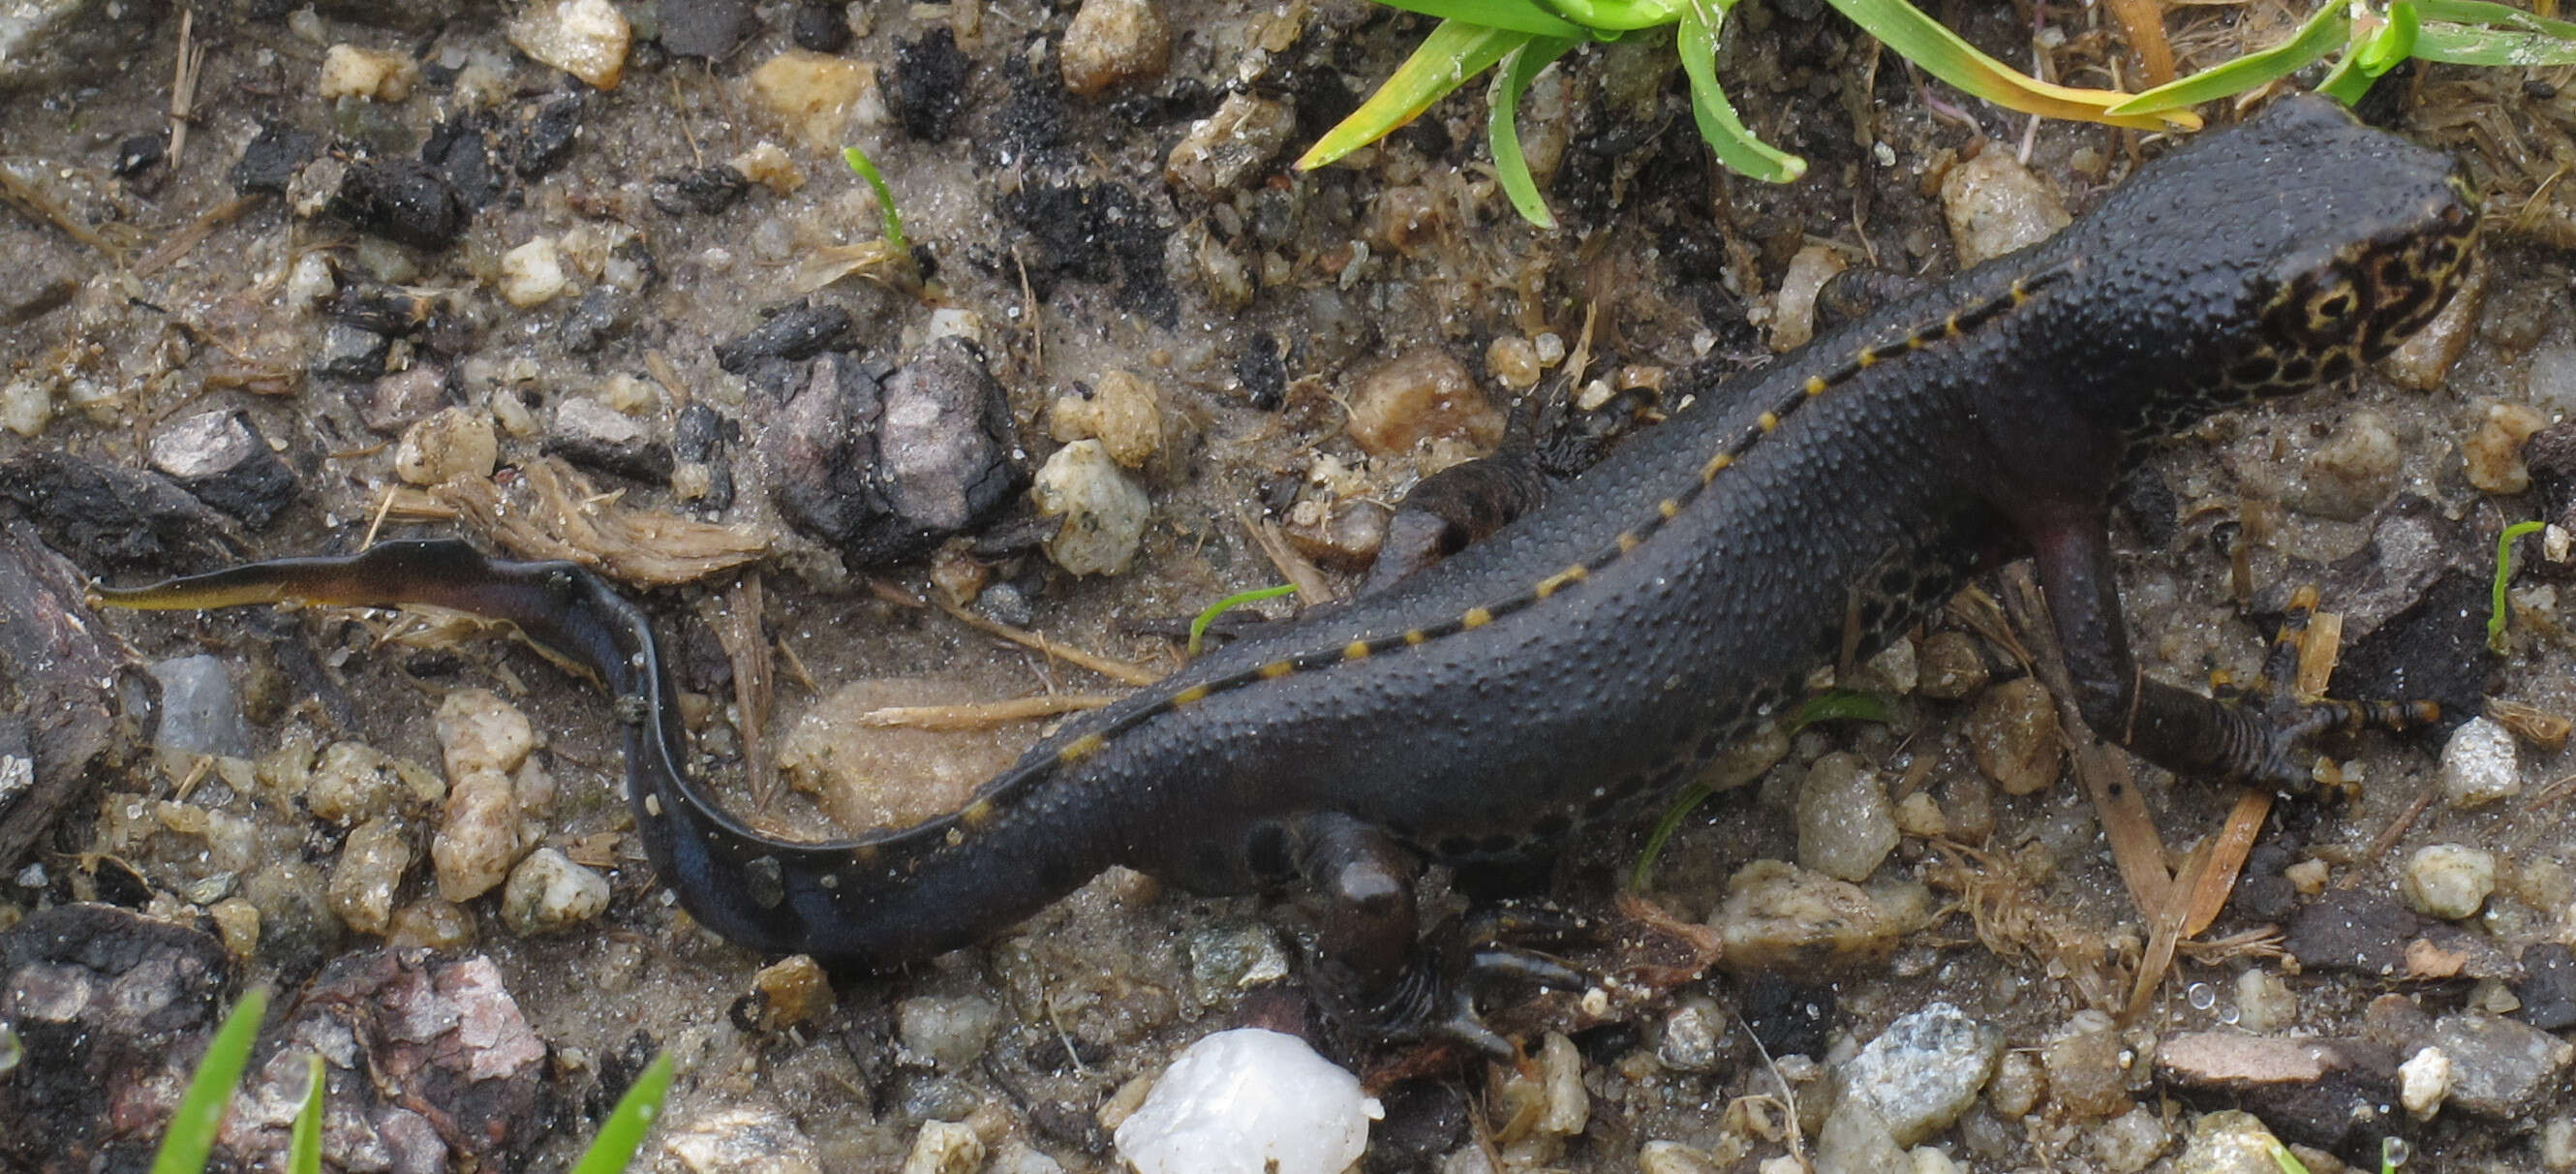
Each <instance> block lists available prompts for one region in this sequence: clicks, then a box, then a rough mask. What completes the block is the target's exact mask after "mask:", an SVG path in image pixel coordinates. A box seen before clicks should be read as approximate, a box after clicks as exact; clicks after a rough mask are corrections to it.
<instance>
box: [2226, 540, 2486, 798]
mask: <svg viewBox="0 0 2576 1174" xmlns="http://www.w3.org/2000/svg"><path fill="white" fill-rule="evenodd" d="M2316 610H2317V589H2316V588H2315V587H2313V586H2302V587H2300V588H2299V589H2298V590H2296V591H2293V592H2291V593H2290V600H2289V606H2288V607H2287V608H2285V609H2284V610H2283V611H2282V613H2281V627H2280V630H2279V631H2278V632H2277V633H2276V634H2275V635H2274V636H2273V638H2272V647H2271V648H2270V649H2269V650H2268V651H2267V652H2265V653H2264V656H2263V668H2262V671H2261V672H2260V673H2259V674H2257V675H2256V676H2255V678H2254V680H2253V681H2251V682H2249V683H2248V684H2247V685H2246V686H2245V687H2243V688H2235V687H2231V686H2227V685H2221V686H2220V687H2219V688H2217V689H2216V690H2214V692H2215V693H2216V695H2217V700H2218V701H2219V702H2220V703H2221V704H2223V705H2226V706H2228V707H2229V708H2230V709H2231V710H2232V711H2234V712H2235V713H2237V714H2239V715H2242V716H2243V717H2245V718H2247V719H2249V724H2250V725H2251V726H2252V729H2251V731H2250V732H2249V736H2248V740H2247V741H2246V742H2245V743H2244V746H2245V748H2244V750H2243V751H2242V752H2241V753H2239V754H2238V755H2237V756H2236V758H2235V760H2234V761H2233V762H2231V763H2230V764H2229V766H2230V769H2231V771H2232V772H2233V773H2234V774H2235V775H2236V776H2238V777H2239V778H2241V779H2242V780H2243V781H2245V782H2247V783H2248V784H2249V785H2256V786H2268V787H2272V788H2274V789H2277V790H2283V791H2292V792H2296V791H2304V790H2306V789H2308V787H2309V786H2310V785H2311V783H2312V780H2313V779H2314V777H2315V772H2314V770H2313V769H2312V767H2311V765H2310V764H2311V761H2312V756H2309V755H2305V754H2302V753H2301V752H2300V748H2301V747H2302V746H2303V745H2304V744H2305V743H2306V742H2307V741H2308V740H2309V739H2311V738H2314V737H2317V736H2319V735H2323V734H2327V733H2359V732H2361V731H2363V730H2389V731H2403V730H2411V729H2420V728H2422V727H2425V726H2430V725H2433V724H2435V723H2437V722H2439V721H2441V720H2442V707H2441V706H2440V705H2438V704H2436V703H2434V702H2431V701H2347V700H2343V699H2340V698H2334V697H2313V696H2306V695H2303V694H2301V693H2300V692H2299V691H2298V675H2299V660H2300V656H2301V654H2302V652H2303V651H2304V650H2305V647H2306V643H2307V631H2308V623H2309V620H2310V619H2311V618H2312V617H2313V616H2314V615H2315V614H2316Z"/></svg>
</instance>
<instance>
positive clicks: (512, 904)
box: [501, 848, 608, 938]
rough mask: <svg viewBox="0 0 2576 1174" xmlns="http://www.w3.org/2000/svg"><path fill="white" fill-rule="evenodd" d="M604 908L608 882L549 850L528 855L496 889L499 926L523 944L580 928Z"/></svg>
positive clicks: (597, 874) (560, 854) (543, 849)
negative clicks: (562, 930)
mask: <svg viewBox="0 0 2576 1174" xmlns="http://www.w3.org/2000/svg"><path fill="white" fill-rule="evenodd" d="M607 908H608V878H607V877H604V876H601V875H599V873H597V872H595V871H593V870H591V869H588V868H585V867H583V866H581V865H579V864H575V863H573V860H572V858H571V857H569V856H566V855H564V854H563V853H561V852H559V851H556V850H555V849H553V848H539V849H537V850H536V851H534V852H530V853H528V856H527V859H524V860H521V861H520V862H519V864H518V867H516V868H513V869H511V870H510V880H509V883H508V884H507V885H504V886H503V887H502V889H501V921H502V922H503V923H504V924H506V925H508V926H509V927H510V932H512V933H515V934H517V935H519V936H520V937H523V938H530V937H536V936H539V935H541V934H549V933H553V932H555V931H557V930H561V929H568V928H570V927H572V926H575V925H579V924H581V923H582V922H585V921H588V920H590V919H591V918H594V917H597V916H599V914H600V912H601V911H603V910H605V909H607Z"/></svg>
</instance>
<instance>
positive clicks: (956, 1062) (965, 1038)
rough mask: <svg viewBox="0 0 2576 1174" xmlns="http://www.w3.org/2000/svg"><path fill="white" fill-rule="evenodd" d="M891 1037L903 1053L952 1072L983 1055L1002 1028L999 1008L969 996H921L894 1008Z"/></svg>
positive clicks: (970, 1063) (961, 1068) (897, 1004)
mask: <svg viewBox="0 0 2576 1174" xmlns="http://www.w3.org/2000/svg"><path fill="white" fill-rule="evenodd" d="M894 1021H895V1035H896V1038H897V1039H899V1040H901V1041H902V1043H903V1048H904V1050H905V1051H907V1052H910V1053H911V1054H913V1055H914V1056H917V1057H920V1058H921V1059H924V1060H928V1061H930V1062H931V1063H934V1064H937V1065H938V1066H939V1067H940V1068H941V1069H943V1070H946V1071H950V1072H956V1071H961V1070H963V1069H965V1068H966V1067H968V1066H969V1065H972V1064H973V1063H974V1062H975V1058H976V1057H978V1056H981V1055H983V1054H984V1046H985V1045H986V1044H988V1043H990V1042H992V1039H993V1032H994V1031H995V1030H997V1029H999V1028H1000V1027H1001V1025H1002V1012H1001V1009H1000V1008H998V1007H995V1006H994V1005H993V1004H991V1003H989V1002H986V1001H984V1000H982V999H979V998H976V997H974V996H972V995H962V996H959V997H956V998H939V997H934V996H929V995H923V996H919V997H915V998H910V999H905V1000H903V1001H902V1002H899V1003H896V1004H895V1006H894Z"/></svg>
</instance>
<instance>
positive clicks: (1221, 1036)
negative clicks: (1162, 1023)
mask: <svg viewBox="0 0 2576 1174" xmlns="http://www.w3.org/2000/svg"><path fill="white" fill-rule="evenodd" d="M1384 1115H1385V1114H1384V1112H1383V1111H1382V1110H1380V1109H1379V1107H1378V1103H1377V1102H1376V1101H1375V1100H1373V1099H1370V1098H1368V1097H1364V1096H1361V1095H1360V1082H1359V1080H1358V1079H1357V1078H1355V1077H1353V1076H1352V1075H1351V1074H1350V1073H1348V1072H1345V1071H1342V1070H1341V1069H1340V1068H1339V1067H1336V1066H1335V1065H1334V1064H1333V1063H1332V1062H1331V1061H1329V1060H1326V1059H1324V1058H1323V1057H1322V1056H1319V1055H1316V1054H1315V1050H1314V1049H1312V1048H1309V1047H1307V1046H1306V1043H1305V1041H1304V1040H1301V1039H1298V1038H1297V1037H1295V1036H1293V1035H1283V1034H1281V1033H1279V1032H1275V1031H1263V1030H1261V1029H1259V1028H1249V1027H1247V1028H1242V1029H1239V1030H1235V1031H1221V1032H1218V1033H1216V1034H1214V1035H1211V1036H1207V1037H1205V1038H1203V1039H1201V1040H1199V1041H1198V1042H1197V1043H1194V1044H1191V1045H1190V1046H1189V1047H1188V1048H1187V1049H1185V1050H1183V1051H1182V1052H1181V1055H1180V1058H1179V1059H1176V1060H1174V1061H1172V1066H1171V1068H1170V1069H1168V1070H1166V1071H1165V1072H1164V1073H1163V1076H1162V1079H1160V1080H1157V1081H1155V1082H1154V1090H1153V1091H1152V1092H1151V1093H1148V1094H1146V1097H1145V1104H1144V1106H1143V1107H1141V1108H1139V1109H1137V1110H1136V1112H1135V1113H1134V1114H1133V1115H1131V1116H1129V1117H1128V1118H1127V1119H1126V1120H1125V1121H1124V1122H1121V1123H1120V1124H1119V1126H1118V1132H1117V1142H1118V1156H1119V1157H1120V1158H1121V1159H1124V1160H1125V1161H1126V1162H1127V1163H1129V1164H1130V1165H1132V1166H1134V1167H1135V1169H1136V1170H1137V1172H1138V1174H1264V1172H1265V1171H1268V1172H1270V1174H1341V1171H1342V1170H1344V1169H1345V1168H1347V1167H1348V1166H1350V1164H1351V1163H1353V1162H1355V1161H1358V1160H1359V1157H1360V1154H1361V1152H1362V1151H1363V1150H1365V1149H1367V1148H1368V1129H1369V1122H1370V1121H1372V1120H1375V1119H1377V1118H1379V1117H1382V1116H1384Z"/></svg>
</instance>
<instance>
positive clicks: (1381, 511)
mask: <svg viewBox="0 0 2576 1174" xmlns="http://www.w3.org/2000/svg"><path fill="white" fill-rule="evenodd" d="M1393 517H1394V512H1393V511H1392V510H1389V509H1388V508H1387V507H1386V506H1383V505H1380V504H1379V503H1377V502H1374V501H1370V500H1368V499H1366V498H1357V497H1354V498H1347V499H1344V500H1342V501H1336V502H1333V503H1331V504H1329V505H1328V504H1326V503H1324V502H1321V501H1317V500H1315V499H1314V498H1307V499H1306V500H1304V501H1300V502H1298V503H1297V504H1296V505H1295V506H1294V507H1292V508H1291V509H1290V510H1289V511H1288V517H1287V520H1286V523H1285V524H1284V525H1283V526H1281V528H1280V529H1281V531H1282V532H1283V533H1285V534H1286V535H1287V537H1288V544H1289V545H1290V546H1293V547H1296V548H1297V553H1299V554H1302V555H1304V556H1306V557H1307V558H1310V559H1313V560H1315V563H1316V565H1318V566H1322V567H1327V568H1330V569H1332V570H1336V571H1353V572H1357V571H1365V570H1367V569H1369V566H1370V565H1371V564H1372V563H1374V562H1375V561H1376V560H1377V552H1378V550H1379V548H1381V547H1383V546H1385V545H1386V528H1387V523H1388V522H1389V521H1391V520H1393Z"/></svg>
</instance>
